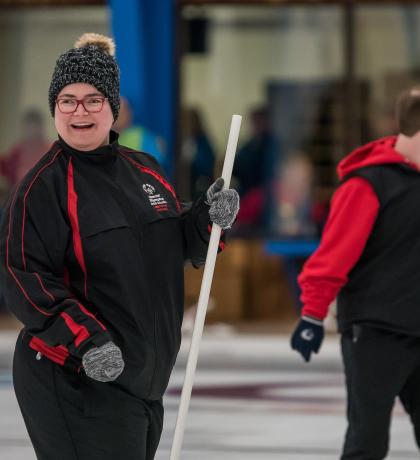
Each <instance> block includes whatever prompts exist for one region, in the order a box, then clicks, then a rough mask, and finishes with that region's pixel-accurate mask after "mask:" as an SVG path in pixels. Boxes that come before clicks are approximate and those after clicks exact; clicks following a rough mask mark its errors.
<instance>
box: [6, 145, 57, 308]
mask: <svg viewBox="0 0 420 460" xmlns="http://www.w3.org/2000/svg"><path fill="white" fill-rule="evenodd" d="M60 153H61V149H60V150H58V151H57V152H56V154H55V155H54V157H53V158H52V159H51V161H49V162H48V163H47V164H46V165H44V166H43V167H42V168H41V169H40V170H39V171H38V173H37V174H36V176H35V178H34V179H33V180H32V182H31V183H30V184H29V186H28V189H27V190H26V192H25V195H24V200H23V218H22V219H23V220H22V241H21V248H22V263H23V268H24V270H25V271H26V260H25V244H24V236H25V218H26V210H25V206H26V197H27V196H28V193H29V190H30V189H31V188H32V185H33V184H34V182H35V180H36V179H37V178H38V177H39V174H40V173H41V172H42V171H44V170H45V169H46V168H47V167H48V166H51V165H52V164H53V163H54V161H55V160H56V158H57V156H58V155H59V154H60ZM18 190H19V187H16V189H15V193H14V194H13V198H12V204H11V206H10V211H9V225H8V233H7V240H6V265H7V270H8V272H9V273H10V274H11V276H12V278H13V279H14V280H15V282H16V284H17V285H18V286H19V288H20V290H21V291H22V293H23V295H24V296H25V298H26V300H27V301H28V302H29V303H30V304H31V305H32V306H33V307H34V308H35V309H36V310H38V311H39V312H40V313H42V314H43V315H45V316H53V313H49V312H47V311H45V310H43V309H42V308H41V307H39V306H38V305H36V304H35V303H34V302H33V301H32V299H31V298H30V296H29V294H28V293H27V292H26V291H25V289H24V287H23V286H22V284H21V283H20V281H19V280H18V279H17V277H16V275H15V274H14V272H13V270H12V267H11V266H10V264H9V242H10V234H11V230H12V217H13V209H14V206H15V204H16V196H17V192H18ZM38 278H39V277H38Z"/></svg>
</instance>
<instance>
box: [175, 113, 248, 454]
mask: <svg viewBox="0 0 420 460" xmlns="http://www.w3.org/2000/svg"><path fill="white" fill-rule="evenodd" d="M241 121H242V117H241V116H240V115H233V116H232V123H231V125H230V132H229V140H228V144H227V148H226V156H225V161H224V164H223V171H222V177H223V179H224V180H225V184H224V187H225V188H228V187H229V185H230V179H231V177H232V169H233V162H234V160H235V152H236V146H237V145H238V137H239V130H240V128H241ZM220 232H221V228H220V227H219V226H218V225H216V224H213V226H212V231H211V235H210V243H209V248H208V250H207V258H206V265H205V267H204V274H203V280H202V282H201V289H200V296H199V298H198V306H197V313H196V316H195V322H194V329H193V334H192V338H191V344H190V352H189V354H188V361H187V369H186V371H185V378H184V385H183V387H182V393H181V401H180V403H179V410H178V418H177V421H176V426H175V434H174V440H173V443H172V449H171V456H170V460H178V459H179V456H180V453H181V447H182V440H183V438H184V429H185V421H186V418H187V414H188V408H189V405H190V399H191V391H192V385H193V380H194V374H195V369H196V367H197V359H198V351H199V348H200V342H201V337H202V335H203V328H204V320H205V318H206V312H207V304H208V302H209V296H210V289H211V283H212V280H213V272H214V266H215V264H216V256H217V250H218V247H219V240H220Z"/></svg>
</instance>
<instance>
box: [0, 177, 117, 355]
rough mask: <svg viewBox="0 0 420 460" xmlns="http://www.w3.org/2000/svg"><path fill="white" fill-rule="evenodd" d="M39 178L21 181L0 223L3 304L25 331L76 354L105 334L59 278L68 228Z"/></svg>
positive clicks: (104, 339)
mask: <svg viewBox="0 0 420 460" xmlns="http://www.w3.org/2000/svg"><path fill="white" fill-rule="evenodd" d="M51 188H52V187H48V185H47V184H46V183H44V182H43V181H42V180H41V179H37V180H36V182H32V183H29V181H25V180H24V181H23V183H22V185H20V186H19V187H18V189H17V190H16V192H15V193H14V194H13V195H12V197H11V198H10V200H9V203H8V205H7V206H6V208H5V210H4V213H3V219H2V222H1V225H0V253H1V262H0V275H1V285H2V290H3V293H4V298H5V302H6V306H7V307H8V309H9V310H10V311H11V312H12V313H13V314H14V315H15V316H16V317H17V318H18V319H19V320H20V321H21V322H22V323H23V325H24V326H25V328H26V330H27V332H28V333H29V334H31V335H33V336H36V337H38V338H40V339H41V340H43V341H44V342H45V343H46V344H47V345H49V346H52V347H55V346H59V345H63V346H65V347H66V348H67V349H68V351H69V353H70V354H72V355H73V356H76V357H78V358H81V357H82V356H83V354H84V353H85V352H86V351H87V350H88V349H90V348H93V347H94V346H100V345H102V344H104V343H106V342H108V341H109V340H111V337H110V335H109V333H108V332H107V330H106V328H105V326H104V325H103V324H101V323H100V322H99V321H97V320H96V318H95V316H94V315H93V314H91V313H90V312H89V311H88V310H87V309H86V308H85V307H84V306H83V305H82V303H81V302H80V301H79V300H78V299H76V298H75V297H74V295H72V293H71V292H70V291H69V290H68V288H67V287H66V284H65V281H64V272H65V254H66V248H67V245H68V243H69V241H71V230H70V228H69V225H68V223H67V222H66V218H65V215H64V214H63V211H62V209H61V208H60V206H59V201H58V197H57V195H56V193H54V191H53V190H51Z"/></svg>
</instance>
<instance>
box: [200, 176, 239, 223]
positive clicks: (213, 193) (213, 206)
mask: <svg viewBox="0 0 420 460" xmlns="http://www.w3.org/2000/svg"><path fill="white" fill-rule="evenodd" d="M224 184H225V181H224V179H223V178H222V177H219V178H218V179H217V180H216V182H213V184H212V185H210V187H209V189H208V190H207V204H208V205H209V206H210V209H209V216H210V220H211V221H212V222H214V223H215V224H217V225H220V227H221V228H223V229H224V230H225V229H227V228H230V227H231V226H232V224H233V222H235V219H236V215H237V214H238V211H239V195H238V192H237V191H236V190H234V189H232V188H228V189H226V190H222V189H223V185H224Z"/></svg>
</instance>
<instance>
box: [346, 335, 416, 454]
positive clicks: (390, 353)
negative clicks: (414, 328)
mask: <svg viewBox="0 0 420 460" xmlns="http://www.w3.org/2000/svg"><path fill="white" fill-rule="evenodd" d="M341 345H342V354H343V360H344V368H345V374H346V386H347V417H348V428H347V433H346V438H345V443H344V448H343V454H342V457H341V459H342V460H350V459H352V460H356V459H357V460H381V459H383V458H385V457H386V454H387V452H388V444H389V429H390V422H391V412H392V408H393V406H394V402H395V398H396V397H397V396H399V398H400V399H401V402H402V403H403V406H404V408H405V410H406V411H407V413H408V414H409V415H410V418H411V421H412V424H413V427H414V434H415V438H416V441H417V445H418V446H419V447H420V339H419V338H415V337H408V336H405V335H398V334H395V333H390V332H386V331H383V330H379V329H372V328H367V327H359V326H356V327H353V333H352V334H348V335H346V334H344V335H343V336H342V342H341Z"/></svg>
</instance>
